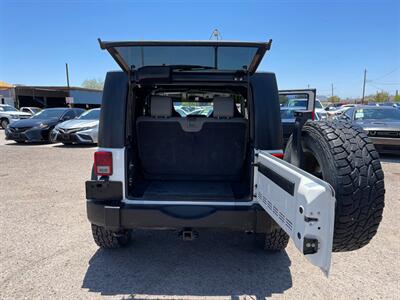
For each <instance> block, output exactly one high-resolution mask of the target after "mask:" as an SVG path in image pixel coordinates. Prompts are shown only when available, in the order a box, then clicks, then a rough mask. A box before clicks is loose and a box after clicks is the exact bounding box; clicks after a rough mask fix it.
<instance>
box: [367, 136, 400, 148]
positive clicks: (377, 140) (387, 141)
mask: <svg viewBox="0 0 400 300" xmlns="http://www.w3.org/2000/svg"><path fill="white" fill-rule="evenodd" d="M369 138H370V140H371V141H372V143H374V144H376V145H393V146H399V147H400V138H384V137H371V136H370V137H369Z"/></svg>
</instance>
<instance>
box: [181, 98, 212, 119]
mask: <svg viewBox="0 0 400 300" xmlns="http://www.w3.org/2000/svg"><path fill="white" fill-rule="evenodd" d="M174 109H175V111H176V112H177V113H178V114H179V115H180V116H181V117H186V116H190V115H192V116H193V115H196V116H205V117H208V116H210V115H211V113H212V111H213V104H212V103H211V102H174Z"/></svg>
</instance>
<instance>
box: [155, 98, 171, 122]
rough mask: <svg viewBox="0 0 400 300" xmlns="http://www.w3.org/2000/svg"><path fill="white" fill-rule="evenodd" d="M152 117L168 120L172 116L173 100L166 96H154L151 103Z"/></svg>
mask: <svg viewBox="0 0 400 300" xmlns="http://www.w3.org/2000/svg"><path fill="white" fill-rule="evenodd" d="M150 115H151V116H152V117H156V118H157V117H162V118H168V117H171V116H172V99H171V98H170V97H166V96H152V97H151V102H150Z"/></svg>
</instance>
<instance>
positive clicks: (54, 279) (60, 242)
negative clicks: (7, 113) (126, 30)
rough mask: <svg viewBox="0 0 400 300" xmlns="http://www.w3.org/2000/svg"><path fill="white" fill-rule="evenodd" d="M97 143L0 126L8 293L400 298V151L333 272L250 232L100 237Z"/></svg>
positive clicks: (0, 279)
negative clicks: (356, 246)
mask: <svg viewBox="0 0 400 300" xmlns="http://www.w3.org/2000/svg"><path fill="white" fill-rule="evenodd" d="M94 149H95V148H92V147H65V146H61V145H32V146H26V145H16V144H14V143H9V142H5V141H4V132H3V131H2V130H1V131H0V198H1V200H0V241H1V243H0V298H1V299H48V298H54V299H98V298H102V297H109V298H115V299H127V298H128V299H131V298H132V299H160V298H162V299H197V298H202V299H204V298H206V299H215V298H217V299H263V298H266V297H268V298H271V299H400V233H399V229H398V228H399V227H400V215H399V213H400V199H399V195H400V184H399V181H400V158H398V157H384V159H383V160H384V162H383V167H384V171H385V176H386V208H385V212H384V218H383V222H382V224H381V226H380V228H379V231H378V234H377V236H376V237H375V238H374V239H373V241H372V242H371V243H370V244H369V245H368V246H367V247H364V248H363V249H361V250H358V251H355V252H349V253H335V254H333V260H332V269H331V275H330V277H329V278H325V277H324V275H323V274H322V272H321V271H320V270H319V269H317V268H314V267H312V266H311V265H310V264H309V263H307V262H306V260H305V259H304V258H303V257H302V256H301V255H300V254H299V253H298V252H297V250H296V249H295V247H294V245H293V244H292V243H290V244H289V247H288V248H287V251H286V252H283V253H280V254H267V253H264V252H263V251H261V250H258V249H257V248H256V247H255V245H254V239H253V237H252V236H251V235H244V234H240V233H239V234H238V233H212V232H207V231H205V232H201V233H200V238H199V239H197V240H195V241H193V242H183V241H181V240H179V239H178V237H177V235H176V233H174V232H153V231H147V232H142V231H139V232H137V233H136V234H135V240H134V241H133V243H132V245H131V246H130V247H128V248H125V249H121V250H115V251H104V250H99V249H98V248H97V246H96V245H95V244H94V242H93V241H92V237H91V233H90V226H89V223H88V221H87V219H86V212H85V197H84V181H85V180H86V179H88V178H89V176H90V169H91V163H92V155H93V152H94Z"/></svg>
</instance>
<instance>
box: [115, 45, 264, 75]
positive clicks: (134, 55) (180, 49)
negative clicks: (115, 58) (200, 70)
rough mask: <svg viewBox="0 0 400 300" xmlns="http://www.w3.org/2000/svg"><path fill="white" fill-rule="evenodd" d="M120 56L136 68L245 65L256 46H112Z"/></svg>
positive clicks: (247, 63) (241, 67) (225, 68)
mask: <svg viewBox="0 0 400 300" xmlns="http://www.w3.org/2000/svg"><path fill="white" fill-rule="evenodd" d="M115 49H116V50H117V51H118V53H119V54H120V55H121V57H122V59H123V60H124V61H125V62H126V63H127V64H128V65H129V66H134V67H135V68H136V69H138V68H141V67H143V66H174V65H191V66H201V67H207V68H216V69H218V70H226V71H229V70H241V69H243V68H244V67H246V68H249V66H250V64H251V62H252V61H253V58H254V56H255V54H256V52H257V50H258V48H257V47H224V46H219V47H218V48H215V47H212V46H130V47H116V48H115Z"/></svg>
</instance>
